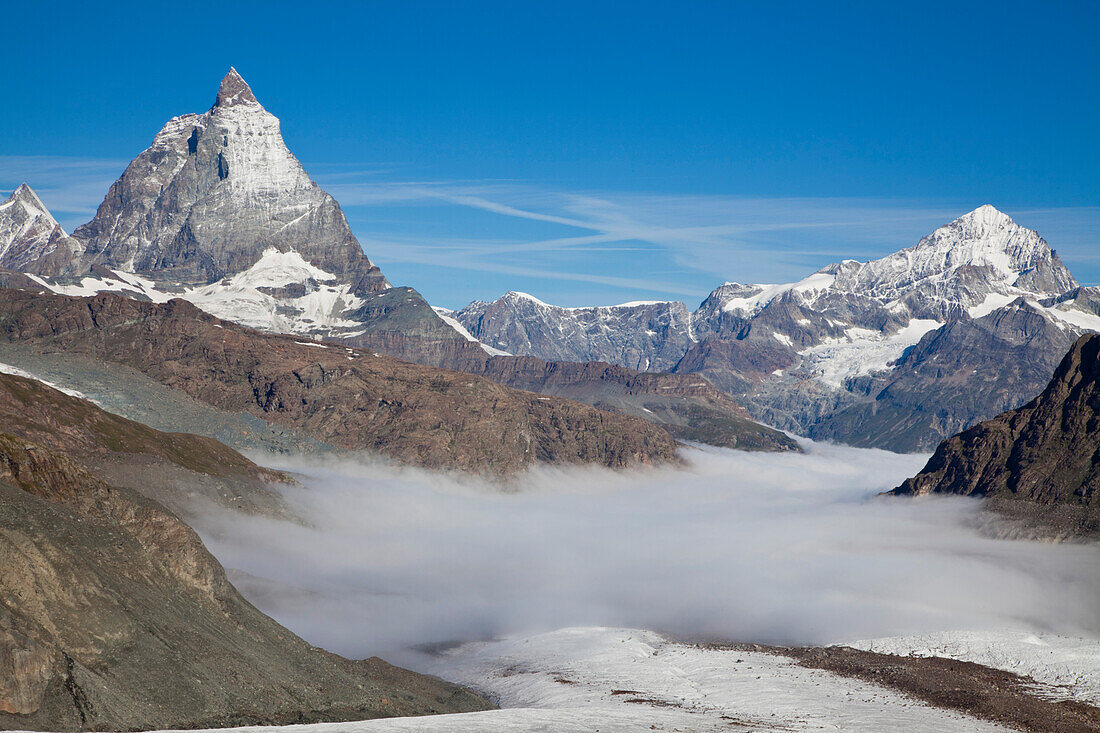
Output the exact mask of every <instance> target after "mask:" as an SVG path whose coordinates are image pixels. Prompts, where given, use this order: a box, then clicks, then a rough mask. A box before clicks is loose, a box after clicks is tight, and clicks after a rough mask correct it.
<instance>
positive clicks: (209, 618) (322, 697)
mask: <svg viewBox="0 0 1100 733" xmlns="http://www.w3.org/2000/svg"><path fill="white" fill-rule="evenodd" d="M9 416H10V415H8V414H5V418H7V417H9ZM99 427H107V426H105V425H103V424H100V425H97V426H95V427H91V428H89V427H87V426H85V427H84V428H82V430H83V433H82V435H80V436H78V437H77V438H76V440H77V442H81V441H85V442H86V441H89V440H90V441H92V442H100V443H103V442H108V443H109V442H111V441H112V440H113V439H114V436H113V435H112V434H111V432H110V431H109V430H108V431H107V432H105V433H103V434H101V435H97V428H99ZM50 437H51V440H54V441H55V442H56V441H57V440H59V439H63V438H59V435H58V434H56V433H55V434H52V435H50ZM487 707H488V703H486V702H485V701H484V700H482V699H481V698H479V697H477V696H476V695H474V694H473V693H470V692H467V691H465V690H463V689H461V688H458V687H456V686H454V685H450V684H447V683H445V682H442V681H440V680H437V679H434V678H430V677H425V676H421V675H417V674H413V673H412V672H408V671H406V670H402V669H398V668H396V667H392V666H390V665H388V664H386V663H385V662H383V661H381V660H379V659H368V660H364V661H359V662H355V661H349V660H346V659H343V658H341V657H338V656H336V655H334V654H330V653H328V652H325V651H324V650H321V649H318V648H316V647H312V646H310V645H309V644H307V643H305V642H304V641H302V640H301V639H299V638H298V637H296V636H294V634H292V633H291V632H290V631H288V630H287V629H285V628H283V627H281V626H279V625H278V624H277V623H275V621H273V620H272V619H270V618H268V617H266V616H264V615H263V614H261V613H260V612H259V611H257V610H256V609H255V608H253V607H252V606H251V605H250V604H249V603H248V602H247V601H245V600H244V599H243V598H242V597H241V596H240V594H239V593H238V592H237V591H236V589H234V588H233V586H232V585H230V583H229V581H228V580H227V579H226V576H225V572H224V570H223V569H222V567H221V565H219V564H218V562H217V561H216V560H215V559H214V558H213V556H211V555H210V553H209V552H207V550H206V548H205V547H204V546H203V544H202V542H201V541H200V539H199V537H198V535H196V534H195V533H194V532H193V531H192V530H191V529H190V528H189V527H188V526H187V525H185V524H184V523H183V522H181V521H180V520H179V519H177V518H176V517H175V516H173V515H172V514H171V513H169V512H167V511H166V510H165V509H164V508H163V507H161V506H160V505H159V504H157V503H156V502H153V501H150V500H149V499H147V498H145V497H143V496H141V495H139V494H138V493H136V492H134V491H131V490H129V489H125V488H121V487H117V486H111V485H109V484H107V483H105V482H104V481H102V480H101V479H100V478H99V477H98V476H96V475H94V474H93V473H91V472H90V471H88V470H87V469H86V468H84V467H83V466H81V465H80V464H79V463H77V462H76V461H74V460H72V459H71V458H69V457H68V456H67V455H66V454H65V453H63V452H61V451H58V450H54V449H51V448H47V447H45V446H42V445H38V444H35V443H31V442H28V441H26V440H23V439H21V438H18V437H16V436H13V435H10V434H7V433H4V432H0V729H4V730H54V731H60V730H146V729H157V728H159V729H165V728H202V727H222V726H232V725H247V724H279V723H290V722H302V723H304V722H315V721H328V720H333V721H335V720H356V719H362V718H369V717H382V716H393V715H409V714H412V715H416V714H428V713H438V712H462V711H469V710H479V709H485V708H487Z"/></svg>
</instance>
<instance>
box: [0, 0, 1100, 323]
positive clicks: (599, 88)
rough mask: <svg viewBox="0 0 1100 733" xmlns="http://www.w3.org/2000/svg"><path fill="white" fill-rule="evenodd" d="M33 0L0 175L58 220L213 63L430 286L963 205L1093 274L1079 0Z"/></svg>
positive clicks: (1097, 247) (893, 240)
mask: <svg viewBox="0 0 1100 733" xmlns="http://www.w3.org/2000/svg"><path fill="white" fill-rule="evenodd" d="M30 5H31V4H27V3H21V4H17V5H15V6H13V7H10V8H6V9H5V11H4V12H5V20H6V22H7V24H8V27H9V28H22V29H24V30H22V31H20V32H17V33H10V32H9V33H6V34H5V53H4V58H5V60H6V62H7V63H6V64H5V74H4V79H5V82H4V86H5V91H4V95H3V98H4V103H3V105H0V190H8V189H11V188H14V186H16V185H18V183H19V182H20V181H22V180H27V181H28V182H29V183H30V184H31V185H32V186H33V187H35V188H36V190H38V191H39V193H40V195H41V196H42V198H43V199H44V201H45V203H46V204H47V206H49V207H50V208H51V209H52V210H53V211H54V213H55V215H57V216H58V218H59V219H60V220H61V221H62V223H63V224H65V225H66V226H67V227H68V228H69V229H71V228H73V227H74V226H75V225H77V224H80V223H82V222H83V221H86V220H87V219H88V218H89V217H90V215H91V212H92V211H93V210H94V207H95V206H96V205H97V204H98V202H99V201H100V200H101V199H102V196H103V194H104V193H105V191H106V188H107V186H108V185H109V183H110V181H111V180H113V179H114V178H115V177H116V176H117V175H118V173H119V172H121V170H122V168H123V167H124V166H125V164H126V162H127V161H128V160H129V159H130V158H132V157H133V156H134V155H136V154H137V153H138V152H140V151H141V150H142V149H143V148H145V147H146V146H147V145H148V144H149V142H150V140H151V139H152V137H153V135H154V134H155V132H156V131H157V130H158V129H159V128H160V126H161V125H162V124H163V123H164V122H165V121H166V120H167V119H168V118H169V117H171V116H173V115H177V114H182V113H185V112H192V111H202V110H204V109H206V108H207V107H208V106H209V104H210V102H211V101H212V99H213V95H214V91H215V90H216V87H217V83H218V81H219V80H220V78H221V76H222V75H223V74H224V73H225V71H226V69H227V68H228V67H229V66H230V65H234V66H236V67H237V69H238V70H240V72H241V73H242V74H243V75H244V77H245V78H246V79H247V80H248V81H249V83H250V84H251V85H252V87H253V89H254V90H255V92H256V94H257V96H258V97H259V99H260V101H261V102H262V103H263V104H264V105H265V106H266V107H267V108H268V109H269V110H271V111H272V112H273V113H274V114H276V115H277V116H278V117H280V119H281V120H282V123H283V132H284V136H285V137H286V140H287V143H288V145H289V146H290V148H291V150H292V151H293V152H294V153H295V154H296V155H297V156H298V157H299V158H300V159H301V160H302V162H303V164H304V165H305V167H306V169H307V170H308V171H309V172H310V173H311V175H313V177H314V178H315V179H316V180H318V181H319V182H320V183H321V184H322V185H323V186H324V187H325V188H326V189H327V190H329V191H330V192H331V193H332V194H333V195H334V196H336V198H337V200H339V201H340V202H341V204H342V205H343V206H344V208H345V211H346V212H347V214H348V218H349V220H350V221H351V224H352V227H353V229H354V231H355V233H356V235H357V236H358V237H359V239H360V241H361V242H362V243H363V245H364V248H365V249H366V251H367V253H368V254H369V255H370V256H371V257H372V258H373V259H374V260H375V261H377V262H378V263H379V264H380V265H381V266H382V268H383V270H384V271H385V272H386V273H387V275H388V276H389V278H390V280H391V281H393V282H395V283H399V284H411V285H413V286H414V287H417V288H418V289H420V290H421V291H422V292H423V293H424V294H425V295H426V296H428V298H429V299H430V300H432V302H434V303H437V304H441V305H450V306H458V305H462V304H463V303H465V302H467V301H469V300H471V299H474V298H492V297H495V296H497V295H499V294H500V293H501V292H503V291H505V290H509V289H515V290H524V291H527V292H531V293H533V294H535V295H538V296H539V297H541V298H543V299H544V300H548V301H552V302H559V303H562V304H565V305H578V304H585V303H615V302H622V301H625V300H634V299H659V298H660V299H664V298H675V299H683V300H686V301H687V302H689V303H691V304H694V301H698V300H699V299H700V298H701V297H702V296H703V295H705V293H706V292H707V291H709V290H710V289H712V288H713V287H714V286H715V285H717V284H719V283H721V282H722V281H725V280H739V281H745V282H754V281H755V282H761V281H764V282H767V281H777V280H778V281H784V280H791V279H797V278H799V277H801V276H803V275H804V274H806V273H808V272H810V271H812V270H814V269H817V268H818V267H820V266H822V265H824V264H827V263H829V262H832V261H835V260H837V259H842V258H844V257H853V258H857V259H867V258H871V257H875V256H880V255H883V254H886V253H888V252H891V251H894V250H896V249H899V248H901V247H904V246H908V245H910V244H912V243H914V242H915V241H916V240H917V239H919V237H920V236H921V235H923V234H925V233H927V232H928V231H930V230H931V229H933V228H935V227H936V226H938V225H940V224H942V223H945V222H946V221H949V220H950V219H952V218H954V217H955V216H957V215H959V214H961V213H964V212H965V211H968V210H970V209H972V208H974V207H976V206H978V205H980V204H983V203H992V204H994V205H995V206H997V207H998V208H1001V209H1002V210H1004V211H1006V212H1007V213H1009V214H1010V215H1011V216H1013V218H1015V219H1016V220H1017V221H1018V222H1019V223H1021V224H1024V225H1026V226H1029V227H1032V228H1036V229H1038V230H1039V231H1040V233H1042V234H1043V235H1044V236H1045V237H1046V238H1047V240H1048V241H1050V242H1051V244H1052V246H1054V247H1055V248H1057V249H1058V250H1059V252H1060V253H1061V254H1062V256H1063V259H1065V261H1066V262H1067V264H1068V265H1069V266H1070V268H1071V269H1072V270H1073V272H1074V273H1075V274H1076V275H1077V277H1078V279H1079V280H1081V281H1082V282H1086V283H1100V175H1098V174H1097V171H1100V136H1098V135H1097V130H1100V114H1098V113H1100V81H1098V79H1100V44H1097V43H1095V32H1096V29H1097V28H1100V4H1097V3H1091V2H1090V3H1083V2H1082V3H1073V2H1059V3H1017V2H999V3H968V4H959V3H950V4H949V3H935V2H922V3H919V4H916V3H881V2H880V3H836V4H829V3H764V2H760V3H734V2H724V3H707V2H693V3H684V2H680V3H673V2H669V3H651V2H629V3H628V2H621V3H618V2H616V3H600V2H585V3H572V2H558V3H545V4H539V5H535V4H534V3H522V2H502V3H478V2H467V3H454V2H434V3H427V2H401V3H397V2H394V3H354V4H346V5H340V4H319V3H318V4H314V5H303V4H302V3H293V4H291V3H278V2H274V3H271V2H269V3H262V4H261V3H257V4H249V3H233V4H224V5H223V4H207V3H203V2H190V3H187V4H186V5H178V4H177V5H175V6H173V7H167V6H166V7H163V8H160V7H158V8H149V7H146V4H133V5H129V4H127V3H116V4H112V5H109V6H104V5H103V4H85V3H71V4H70V3H64V2H63V3H53V4H51V5H50V10H49V12H48V14H45V13H43V12H42V11H41V10H38V9H36V8H34V7H30ZM960 5H962V7H960Z"/></svg>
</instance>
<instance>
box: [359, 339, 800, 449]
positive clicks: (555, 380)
mask: <svg viewBox="0 0 1100 733" xmlns="http://www.w3.org/2000/svg"><path fill="white" fill-rule="evenodd" d="M351 342H352V343H355V344H357V345H360V346H363V347H366V348H371V349H374V350H377V351H380V352H383V353H388V354H396V355H398V356H400V357H401V358H403V359H409V360H411V361H416V362H418V363H423V364H431V365H433V366H441V367H443V368H445V369H454V370H457V371H460V372H465V373H467V374H476V375H478V376H481V377H485V378H487V379H491V380H493V381H494V382H497V383H499V384H503V385H506V386H508V387H512V388H513V389H522V390H527V391H531V392H538V393H540V394H544V395H554V396H557V397H566V398H568V399H571V400H577V401H578V402H583V403H585V404H589V405H593V406H595V407H598V408H600V409H603V410H611V411H613V412H620V413H624V414H627V415H634V416H637V417H640V418H643V419H645V420H647V421H649V422H651V423H654V424H656V425H659V426H661V427H662V428H664V429H665V430H667V431H668V432H669V433H671V434H672V435H673V436H675V437H676V438H678V439H680V440H688V441H694V442H698V443H706V444H709V445H717V446H722V447H725V448H740V449H743V450H761V451H798V450H801V449H800V448H799V446H798V443H797V442H795V441H794V440H792V439H791V438H790V437H788V436H787V435H786V434H784V433H783V432H781V431H779V430H775V429H773V428H770V427H767V426H766V425H762V424H760V423H758V422H756V421H754V420H753V419H752V418H750V417H749V415H748V412H746V410H745V408H744V407H742V406H741V405H740V404H738V403H737V401H736V400H734V399H733V398H732V397H730V396H729V395H727V394H725V393H723V392H721V391H720V390H718V389H716V388H715V387H714V385H712V384H710V383H709V382H708V381H707V380H706V379H705V378H704V377H702V376H700V375H696V374H668V373H664V372H639V371H636V370H634V369H627V368H626V367H622V366H619V365H617V364H608V363H606V362H594V361H589V362H569V361H546V360H543V359H539V358H536V357H533V356H490V355H489V354H487V353H486V352H485V351H484V350H483V349H482V348H481V346H480V345H479V344H477V343H475V342H471V341H461V340H449V341H442V340H438V339H429V338H424V337H421V336H417V335H406V334H403V333H400V332H397V331H388V332H385V333H366V334H363V335H361V336H358V337H356V338H354V339H351Z"/></svg>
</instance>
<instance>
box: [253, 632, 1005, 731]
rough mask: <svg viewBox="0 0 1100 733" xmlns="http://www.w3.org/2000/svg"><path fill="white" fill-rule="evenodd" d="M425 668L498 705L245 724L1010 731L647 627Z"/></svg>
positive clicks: (443, 660) (442, 658)
mask: <svg viewBox="0 0 1100 733" xmlns="http://www.w3.org/2000/svg"><path fill="white" fill-rule="evenodd" d="M429 670H430V671H432V672H434V673H435V674H438V675H439V676H441V677H444V678H446V679H450V680H453V681H455V682H460V683H462V684H465V685H468V686H470V687H473V688H475V689H477V690H479V691H481V692H483V693H485V694H486V695H488V696H490V697H491V698H492V699H493V700H494V701H495V702H497V704H499V705H500V706H501V707H502V709H501V710H497V711H491V712H484V713H472V714H463V715H444V716H437V717H430V718H396V719H390V720H373V721H362V722H355V723H331V724H323V725H306V726H288V727H287V728H278V729H275V728H249V729H247V730H249V731H255V732H256V733H259V731H276V730H277V731H287V733H358V732H359V731H363V732H364V733H366V732H367V731H468V732H470V733H479V732H484V733H489V732H491V731H492V732H495V731H500V732H502V733H511V732H516V733H518V732H520V731H523V732H528V731H546V732H548V733H549V732H553V733H574V732H575V733H581V732H582V731H583V732H584V733H589V732H591V731H600V732H601V733H614V732H622V733H626V732H627V731H631V732H633V731H644V730H660V731H684V732H688V731H715V730H720V731H730V730H755V731H788V732H789V731H818V730H843V731H853V732H857V733H858V732H861V731H865V732H866V733H882V732H883V731H901V730H904V731H909V732H911V733H922V732H926V733H935V732H938V731H959V732H960V733H963V732H965V733H970V732H973V733H978V732H979V731H1006V730H1010V729H1008V728H1004V727H1002V726H998V725H995V724H992V723H988V722H985V721H982V720H978V719H975V718H972V717H970V716H967V715H963V714H960V713H956V712H953V711H947V710H942V709H939V708H935V707H932V706H929V705H926V704H924V703H922V702H920V701H917V700H914V699H911V698H908V697H906V696H904V695H901V694H899V693H897V692H894V691H892V690H889V689H886V688H884V687H880V686H878V685H874V684H869V683H866V682H861V681H859V680H854V679H850V678H846V677H840V676H838V675H835V674H832V673H831V672H824V671H820V670H815V669H808V668H805V667H800V666H798V665H797V664H796V663H795V662H794V660H791V659H788V658H786V657H781V656H775V655H772V654H766V653H758V652H742V651H721V650H712V649H702V648H696V647H693V646H687V645H683V644H677V643H674V642H670V641H667V640H665V639H664V638H662V637H661V636H660V635H658V634H655V633H653V632H650V631H640V630H637V629H617V628H599V627H589V628H567V629H561V630H558V631H553V632H549V633H544V634H537V635H534V636H527V637H512V638H508V639H502V640H499V641H494V642H489V643H473V644H466V645H463V646H460V647H458V648H456V649H451V650H449V651H447V652H445V653H443V654H441V655H439V656H438V657H436V658H435V659H434V660H433V662H432V664H431V666H430V667H429Z"/></svg>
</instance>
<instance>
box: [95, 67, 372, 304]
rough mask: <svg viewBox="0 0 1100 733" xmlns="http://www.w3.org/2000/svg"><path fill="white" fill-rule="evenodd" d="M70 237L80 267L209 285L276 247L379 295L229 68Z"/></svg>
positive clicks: (275, 125) (346, 234)
mask: <svg viewBox="0 0 1100 733" xmlns="http://www.w3.org/2000/svg"><path fill="white" fill-rule="evenodd" d="M73 236H74V238H76V239H78V240H80V241H81V242H82V243H84V245H85V251H84V254H83V257H82V263H81V265H82V266H84V267H90V266H91V265H97V264H98V265H103V266H105V267H108V268H111V269H121V270H123V271H125V272H131V273H135V274H139V275H143V276H145V277H148V278H149V279H151V280H155V281H168V282H180V283H189V284H206V283H211V282H216V281H218V280H221V279H222V278H224V277H226V276H229V275H233V274H235V273H240V272H244V271H246V270H248V269H249V268H250V267H252V266H253V265H255V264H256V262H257V261H258V260H259V259H260V258H261V257H262V255H263V253H264V252H266V251H269V250H272V249H273V250H275V251H276V252H280V253H287V252H291V251H293V252H296V253H297V254H298V255H299V256H300V258H301V259H302V260H303V261H304V262H306V263H310V264H312V265H313V266H314V267H316V268H318V271H323V272H325V273H328V276H329V278H333V279H338V280H340V281H341V282H342V283H345V284H347V285H348V286H349V291H348V294H349V295H350V294H352V293H354V294H355V295H365V294H370V293H375V292H378V291H380V290H384V289H385V288H386V287H387V283H386V280H385V278H383V277H382V273H381V272H380V271H379V270H378V268H377V267H374V266H373V265H372V264H371V262H370V260H369V259H367V257H366V256H365V255H364V254H363V250H362V248H361V247H360V246H359V243H358V242H357V241H356V239H355V237H354V236H353V235H352V233H351V229H350V228H349V227H348V224H347V221H346V220H345V218H344V214H343V212H342V211H341V210H340V207H339V205H338V204H337V203H336V201H335V200H334V199H333V198H332V197H331V196H329V195H328V194H327V193H325V192H324V191H323V190H321V188H320V187H319V186H317V184H316V183H314V182H313V181H311V180H310V179H309V176H307V175H306V173H305V171H304V170H303V169H302V166H301V164H300V163H299V162H298V160H297V158H295V157H294V156H293V155H292V154H291V152H290V151H289V150H288V149H287V147H286V144H285V143H284V142H283V138H282V134H281V132H280V129H279V120H278V119H277V118H276V117H275V116H274V115H272V114H271V113H270V112H268V111H267V110H266V109H264V108H263V106H262V105H261V104H260V103H259V102H258V101H257V100H256V97H255V95H253V93H252V90H251V89H250V88H249V86H248V84H246V83H245V81H244V79H242V78H241V76H240V74H238V73H237V71H236V70H235V69H230V70H229V73H228V74H226V76H225V78H224V79H222V82H221V85H220V87H219V89H218V94H217V97H216V98H215V100H214V105H213V106H212V107H211V108H210V110H209V111H207V112H205V113H203V114H187V115H182V116H180V117H174V118H172V119H171V120H169V121H168V123H167V124H165V126H164V127H163V128H162V129H161V131H160V132H158V133H157V135H156V137H155V138H153V144H152V145H151V146H150V147H149V149H148V150H146V151H144V152H143V153H141V155H139V156H138V157H137V158H135V159H134V160H133V161H132V162H131V163H130V165H129V166H127V168H126V170H125V172H123V174H122V177H121V178H119V180H117V181H116V182H115V183H114V184H113V185H112V186H111V188H110V190H109V191H108V192H107V196H106V198H105V199H104V200H103V203H102V204H100V206H99V210H98V211H97V212H96V215H95V218H93V219H92V220H91V221H90V222H88V223H87V224H85V225H83V226H81V227H80V228H78V229H77V230H76V231H75V232H74V233H73ZM314 274H315V275H317V274H318V273H314Z"/></svg>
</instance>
